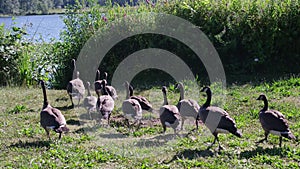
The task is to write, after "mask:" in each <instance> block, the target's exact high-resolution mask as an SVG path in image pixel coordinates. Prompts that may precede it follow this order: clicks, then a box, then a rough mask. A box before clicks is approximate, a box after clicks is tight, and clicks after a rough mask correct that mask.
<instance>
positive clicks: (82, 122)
mask: <svg viewBox="0 0 300 169" xmlns="http://www.w3.org/2000/svg"><path fill="white" fill-rule="evenodd" d="M85 123H86V122H84V121H80V120H74V119H70V120H68V121H67V124H68V125H76V126H80V125H83V124H85Z"/></svg>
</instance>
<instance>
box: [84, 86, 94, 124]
mask: <svg viewBox="0 0 300 169" xmlns="http://www.w3.org/2000/svg"><path fill="white" fill-rule="evenodd" d="M86 84H87V91H88V95H87V96H86V98H84V100H83V106H84V107H85V108H86V109H87V113H88V114H89V116H90V119H92V116H91V112H92V111H95V110H96V104H97V97H95V96H92V95H91V91H90V85H91V84H90V82H86Z"/></svg>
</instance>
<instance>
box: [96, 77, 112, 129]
mask: <svg viewBox="0 0 300 169" xmlns="http://www.w3.org/2000/svg"><path fill="white" fill-rule="evenodd" d="M101 84H102V87H101V92H102V93H103V95H102V96H100V97H98V99H97V106H96V107H97V111H98V112H99V113H100V121H101V119H102V118H104V119H107V124H108V125H109V120H110V115H111V112H112V111H113V109H114V106H115V101H114V100H113V98H112V97H111V96H110V95H109V94H108V92H107V90H106V80H102V82H101Z"/></svg>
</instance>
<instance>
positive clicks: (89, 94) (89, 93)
mask: <svg viewBox="0 0 300 169" xmlns="http://www.w3.org/2000/svg"><path fill="white" fill-rule="evenodd" d="M87 90H88V96H91V92H90V84H88V88H87Z"/></svg>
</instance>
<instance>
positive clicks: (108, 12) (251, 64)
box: [54, 0, 300, 88]
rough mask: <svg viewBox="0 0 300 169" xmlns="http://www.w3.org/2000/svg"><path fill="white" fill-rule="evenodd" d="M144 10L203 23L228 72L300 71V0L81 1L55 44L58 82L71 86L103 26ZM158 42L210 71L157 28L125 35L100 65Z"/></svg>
mask: <svg viewBox="0 0 300 169" xmlns="http://www.w3.org/2000/svg"><path fill="white" fill-rule="evenodd" d="M147 2H148V1H147ZM149 2H150V1H149ZM163 2H165V1H163ZM144 12H164V13H168V14H172V15H175V16H178V17H181V18H184V19H186V20H188V21H190V22H191V23H193V24H194V25H196V26H198V27H200V29H201V30H202V31H203V32H204V33H205V34H206V35H207V36H208V38H209V39H210V40H211V41H212V43H213V44H214V46H215V48H216V49H217V51H218V53H219V55H220V57H221V60H222V62H223V65H224V68H225V71H226V73H227V74H243V73H249V72H252V73H272V72H276V73H277V74H278V73H299V72H300V67H299V65H300V57H299V54H300V49H299V46H300V36H299V35H300V27H299V26H297V25H300V23H299V22H300V5H299V1H297V0H284V1H279V0H267V1H265V0H256V1H244V0H221V1H220V0H197V1H194V0H182V1H169V2H166V3H162V2H161V1H157V2H156V4H151V3H149V4H147V3H142V4H139V6H135V7H131V6H125V7H120V6H113V7H112V6H111V4H108V5H107V6H105V7H101V6H99V5H94V6H93V7H91V9H90V10H88V11H87V10H84V8H83V7H82V6H81V5H80V4H77V5H76V6H73V7H71V8H69V9H68V10H67V13H66V16H65V17H64V22H65V24H66V28H67V30H66V31H65V32H63V33H62V36H61V38H62V42H61V43H57V44H56V47H55V49H56V52H54V53H55V55H56V58H57V60H56V64H57V65H59V67H58V71H57V73H56V74H55V86H56V87H57V88H65V86H66V84H67V82H68V81H69V80H70V79H71V78H72V71H73V67H72V66H71V62H70V61H71V59H73V58H77V56H78V55H79V52H80V50H81V48H82V47H83V45H84V44H85V42H86V41H87V40H88V39H89V38H90V37H91V36H92V35H93V34H94V33H95V32H96V31H97V30H99V29H100V30H101V29H104V28H105V26H106V25H107V24H108V23H110V22H112V21H114V20H115V19H117V18H121V17H124V16H126V15H131V14H141V13H144ZM103 13H104V14H105V15H104V16H103ZM133 22H136V23H138V22H139V21H133ZM133 24H135V23H133ZM155 47H157V48H163V49H166V50H168V51H170V52H172V53H174V54H176V55H178V56H179V57H181V58H182V59H183V60H184V61H185V62H186V63H187V64H188V65H189V66H190V67H191V68H192V70H193V71H194V73H195V74H197V75H199V77H203V74H205V73H206V72H205V70H203V66H201V65H198V64H197V63H199V62H195V59H197V57H196V56H195V54H194V53H193V52H192V51H191V50H190V49H189V48H188V47H187V46H185V45H184V44H182V43H181V42H179V41H177V40H175V39H172V38H169V37H164V36H161V35H153V34H145V35H137V36H134V37H130V38H127V39H125V40H123V41H122V42H120V43H119V44H117V45H116V46H114V47H113V48H112V49H110V51H109V53H107V55H106V57H105V59H104V61H103V63H102V64H101V65H100V67H99V68H100V69H101V71H108V72H109V73H112V72H113V71H114V70H115V68H116V67H117V65H118V64H119V63H120V62H121V61H122V60H123V59H124V58H126V57H127V56H128V55H129V54H131V53H133V52H135V51H138V50H141V49H144V48H155ZM270 65H272V66H270ZM147 77H151V76H147Z"/></svg>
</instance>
